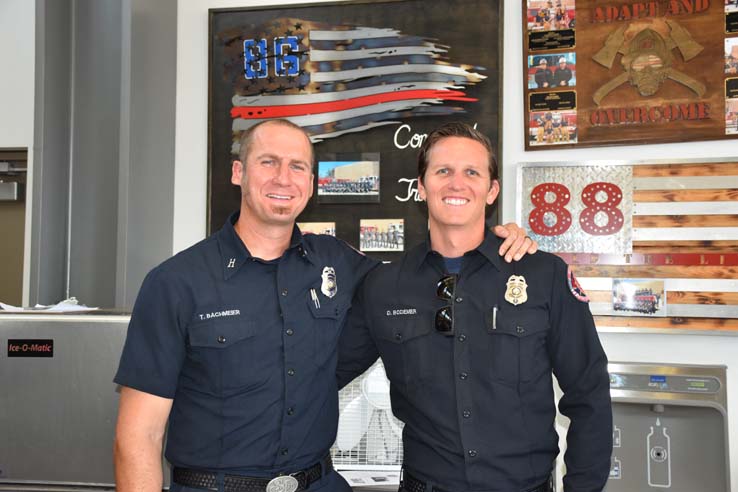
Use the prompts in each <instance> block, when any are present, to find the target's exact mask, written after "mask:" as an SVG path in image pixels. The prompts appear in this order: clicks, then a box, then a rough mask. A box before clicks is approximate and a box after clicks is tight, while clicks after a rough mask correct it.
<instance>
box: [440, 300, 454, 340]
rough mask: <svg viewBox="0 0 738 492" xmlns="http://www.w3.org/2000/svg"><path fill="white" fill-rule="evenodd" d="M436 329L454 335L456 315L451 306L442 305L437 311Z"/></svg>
mask: <svg viewBox="0 0 738 492" xmlns="http://www.w3.org/2000/svg"><path fill="white" fill-rule="evenodd" d="M436 330H437V331H440V332H441V333H444V334H446V335H453V331H454V317H453V315H452V314H451V306H446V307H442V308H441V309H439V310H438V311H436Z"/></svg>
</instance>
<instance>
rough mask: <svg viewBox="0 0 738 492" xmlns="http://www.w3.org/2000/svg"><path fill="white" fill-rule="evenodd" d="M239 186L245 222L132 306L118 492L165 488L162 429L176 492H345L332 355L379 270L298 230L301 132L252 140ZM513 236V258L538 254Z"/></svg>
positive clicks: (187, 254) (156, 279)
mask: <svg viewBox="0 0 738 492" xmlns="http://www.w3.org/2000/svg"><path fill="white" fill-rule="evenodd" d="M231 182H232V183H233V184H234V185H238V186H240V187H241V207H240V211H239V212H236V213H234V214H233V215H232V216H231V217H230V218H229V220H228V221H226V223H225V225H224V226H223V228H222V229H221V230H220V231H219V232H217V233H215V234H214V235H212V236H210V237H209V238H207V239H205V240H203V241H201V242H200V243H198V244H196V245H194V246H192V247H190V248H188V249H186V250H185V251H183V252H181V253H179V254H177V255H176V256H174V257H173V258H170V259H169V260H167V261H165V262H164V263H162V264H161V265H159V266H158V267H156V268H154V269H153V270H152V271H151V272H150V273H149V275H148V276H147V277H146V279H145V280H144V283H143V285H142V287H141V290H140V292H139V295H138V298H137V300H136V304H135V307H134V309H133V314H132V315H131V322H130V325H129V327H128V335H127V338H126V343H125V347H124V349H123V354H122V356H121V362H120V366H119V369H118V372H117V374H116V376H115V381H116V382H117V383H118V384H120V385H121V386H122V389H121V396H120V408H119V412H118V424H117V429H116V442H115V474H116V489H117V490H118V491H119V492H128V491H143V490H150V491H161V490H162V485H163V483H162V482H163V478H162V470H161V451H162V444H163V437H164V431H165V429H166V425H167V421H168V423H169V428H168V431H167V445H166V458H167V460H168V461H169V462H170V463H171V465H172V485H171V488H170V490H171V491H172V492H187V491H202V490H217V491H219V492H294V491H301V490H309V491H316V490H320V491H324V492H334V491H344V492H346V491H349V490H350V487H349V486H348V484H347V483H346V481H345V480H343V479H342V478H341V477H340V475H338V474H337V473H336V472H335V470H334V469H333V466H332V463H331V458H330V455H329V454H328V453H329V449H330V447H331V445H332V444H333V442H334V440H335V437H336V427H337V420H338V396H337V387H336V377H335V373H336V358H337V357H336V346H337V343H338V336H339V334H340V331H341V328H342V327H343V323H344V320H345V318H346V313H347V311H348V308H349V305H350V302H351V298H352V297H353V293H354V291H355V289H356V287H357V285H358V283H359V282H360V281H361V280H362V278H363V277H364V275H365V274H366V272H367V271H368V270H370V269H371V268H372V267H373V266H374V265H375V264H376V262H375V261H374V260H371V259H368V258H367V257H365V256H364V255H362V254H360V253H358V252H357V251H355V250H354V249H352V248H351V247H350V246H348V245H347V244H346V243H344V242H343V241H340V240H338V239H336V238H333V237H330V236H321V235H312V234H309V235H305V236H303V235H302V234H301V233H300V230H299V229H298V228H297V227H296V226H295V218H296V217H297V215H298V214H299V213H300V212H302V210H303V209H304V207H305V205H306V203H307V201H308V199H309V198H310V196H311V195H312V193H313V149H312V146H311V144H310V141H309V139H308V136H307V134H306V133H305V132H304V131H303V130H302V129H301V128H300V127H298V126H295V125H294V124H292V123H290V122H288V121H285V120H270V121H267V122H264V123H260V124H258V125H255V126H253V127H252V128H251V129H250V130H248V131H246V132H245V133H244V134H243V136H242V138H241V153H240V159H239V160H236V161H234V162H233V167H232V177H231ZM508 227H509V229H508V233H507V235H508V236H509V237H508V240H509V244H510V246H512V249H511V250H510V251H508V255H509V256H510V259H512V258H513V257H519V256H521V255H522V254H524V253H525V251H526V250H530V249H529V247H530V246H531V243H530V240H524V238H523V237H522V236H518V234H517V233H518V231H516V228H515V227H514V226H508ZM511 231H512V232H515V234H510V232H511ZM500 233H501V234H503V235H505V233H504V232H502V231H501V232H500ZM533 248H534V247H533Z"/></svg>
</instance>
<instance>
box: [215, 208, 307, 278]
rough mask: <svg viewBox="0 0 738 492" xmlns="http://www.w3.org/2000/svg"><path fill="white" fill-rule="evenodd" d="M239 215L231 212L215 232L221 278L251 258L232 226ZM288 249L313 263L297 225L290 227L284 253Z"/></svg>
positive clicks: (227, 276) (228, 276)
mask: <svg viewBox="0 0 738 492" xmlns="http://www.w3.org/2000/svg"><path fill="white" fill-rule="evenodd" d="M239 215H240V212H239V211H236V212H233V213H232V214H231V216H230V217H228V219H227V220H226V222H225V224H223V227H222V228H221V229H220V230H219V231H218V233H217V238H218V245H219V246H220V256H221V263H222V265H223V278H224V279H225V280H228V279H229V278H230V277H232V276H233V275H234V274H235V273H236V272H237V271H238V270H239V269H240V268H241V266H242V265H243V264H244V263H246V261H248V260H250V259H252V258H253V256H252V255H251V253H250V252H249V250H248V248H247V247H246V245H245V244H243V241H241V238H240V237H238V233H237V232H236V229H235V228H234V225H235V224H236V221H238V217H239ZM288 251H295V252H296V253H297V254H298V255H300V257H301V258H303V259H304V260H306V261H309V262H310V263H313V259H312V257H313V254H312V253H313V252H312V250H311V249H310V248H309V247H308V245H307V243H305V241H304V240H303V237H302V233H301V232H300V229H299V228H298V227H297V225H295V226H294V228H293V229H292V237H291V238H290V245H289V248H288V249H287V251H286V252H285V254H286V253H287V252H288Z"/></svg>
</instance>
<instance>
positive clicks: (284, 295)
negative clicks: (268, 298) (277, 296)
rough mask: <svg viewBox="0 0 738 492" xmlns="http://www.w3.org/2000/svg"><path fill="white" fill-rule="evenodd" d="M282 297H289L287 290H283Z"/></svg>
mask: <svg viewBox="0 0 738 492" xmlns="http://www.w3.org/2000/svg"><path fill="white" fill-rule="evenodd" d="M282 297H287V289H282Z"/></svg>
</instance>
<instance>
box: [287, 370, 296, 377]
mask: <svg viewBox="0 0 738 492" xmlns="http://www.w3.org/2000/svg"><path fill="white" fill-rule="evenodd" d="M287 375H288V376H294V375H295V370H294V369H287Z"/></svg>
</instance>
